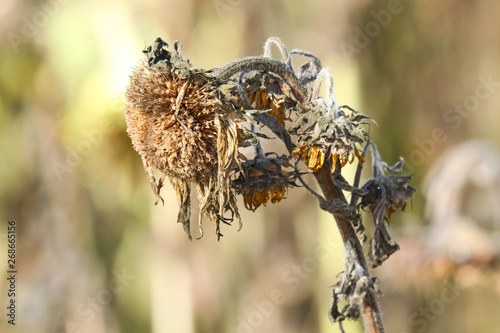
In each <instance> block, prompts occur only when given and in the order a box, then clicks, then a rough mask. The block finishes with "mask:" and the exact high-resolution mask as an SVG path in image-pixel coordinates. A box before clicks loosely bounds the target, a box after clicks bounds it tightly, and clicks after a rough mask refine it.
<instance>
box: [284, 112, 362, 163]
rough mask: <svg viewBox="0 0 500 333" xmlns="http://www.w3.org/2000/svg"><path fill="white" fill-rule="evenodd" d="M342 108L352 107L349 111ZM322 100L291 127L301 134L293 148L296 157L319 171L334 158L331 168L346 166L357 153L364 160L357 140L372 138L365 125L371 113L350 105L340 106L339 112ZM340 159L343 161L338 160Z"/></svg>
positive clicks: (291, 131)
mask: <svg viewBox="0 0 500 333" xmlns="http://www.w3.org/2000/svg"><path fill="white" fill-rule="evenodd" d="M342 109H349V110H350V113H348V114H346V113H345V112H344V111H343V110H342ZM327 110H328V109H327V108H326V107H325V106H324V105H323V104H321V103H318V104H317V105H316V106H315V107H314V108H313V109H312V110H310V111H309V112H306V113H303V114H302V115H301V116H300V117H299V119H298V120H297V122H296V123H295V124H293V125H292V126H291V127H290V133H291V134H294V135H297V136H298V137H299V145H298V146H297V148H295V150H294V151H293V152H292V156H293V157H294V158H301V159H302V160H303V161H304V163H305V164H306V165H307V167H308V168H309V170H311V171H313V172H316V171H318V170H319V169H320V168H321V167H323V164H324V163H325V160H327V159H331V160H332V163H331V165H332V169H331V172H332V173H333V172H334V171H335V167H336V165H338V164H340V167H343V166H345V165H346V164H347V162H350V163H352V162H353V161H354V159H355V158H356V157H357V158H358V160H359V162H360V163H363V162H364V158H363V157H362V156H361V154H360V151H359V148H358V147H357V144H359V145H362V144H364V143H365V142H366V141H367V140H368V134H367V132H366V130H365V128H364V127H362V125H365V124H368V122H367V121H368V120H370V117H368V116H366V115H365V114H363V113H361V112H359V111H355V110H352V109H350V108H349V107H346V106H344V107H340V108H339V109H338V110H336V111H335V112H333V111H327ZM337 161H338V162H339V163H337Z"/></svg>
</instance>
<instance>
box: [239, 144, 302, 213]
mask: <svg viewBox="0 0 500 333" xmlns="http://www.w3.org/2000/svg"><path fill="white" fill-rule="evenodd" d="M290 167H291V165H290V163H289V161H288V157H286V156H281V157H269V154H268V156H260V155H257V156H256V157H255V158H254V159H252V160H248V161H246V162H244V163H242V168H241V171H240V173H239V175H238V178H236V179H235V180H234V181H233V186H234V187H235V188H236V192H237V193H238V194H241V195H242V196H243V200H244V202H245V208H246V209H248V210H251V211H255V210H256V209H257V208H259V206H261V205H264V206H265V205H266V204H267V203H268V202H271V203H277V202H279V201H281V200H282V199H284V198H285V195H286V193H287V191H288V188H289V187H291V186H297V185H296V184H295V179H296V178H297V176H298V174H297V172H295V170H292V171H286V170H284V168H290Z"/></svg>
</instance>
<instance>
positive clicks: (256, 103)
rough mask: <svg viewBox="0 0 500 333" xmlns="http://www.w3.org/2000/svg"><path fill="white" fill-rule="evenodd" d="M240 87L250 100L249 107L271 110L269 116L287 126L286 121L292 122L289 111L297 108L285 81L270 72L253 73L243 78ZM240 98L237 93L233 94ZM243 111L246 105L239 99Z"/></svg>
mask: <svg viewBox="0 0 500 333" xmlns="http://www.w3.org/2000/svg"><path fill="white" fill-rule="evenodd" d="M240 86H241V87H242V89H243V92H244V93H245V95H246V97H247V98H248V102H249V104H250V105H249V106H250V107H252V108H254V109H256V110H270V111H269V112H268V114H269V115H270V116H273V117H275V118H276V120H278V122H279V123H280V124H281V125H282V126H285V120H290V118H289V116H287V114H286V113H287V111H288V110H290V109H291V108H293V107H295V106H296V104H297V103H296V102H295V101H294V100H293V99H292V98H291V97H290V96H291V95H290V93H289V92H288V89H289V88H287V86H286V84H285V83H284V82H283V80H282V79H281V78H280V77H279V76H277V75H275V74H273V73H270V72H265V71H252V72H250V73H247V74H246V75H244V77H243V78H241V83H240ZM232 94H233V95H234V96H238V94H237V93H236V92H234V91H233V92H232ZM238 100H239V103H238V104H240V105H241V106H242V109H245V108H246V107H247V106H246V103H245V102H244V101H242V100H241V98H238Z"/></svg>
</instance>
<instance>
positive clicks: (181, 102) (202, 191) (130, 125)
mask: <svg viewBox="0 0 500 333" xmlns="http://www.w3.org/2000/svg"><path fill="white" fill-rule="evenodd" d="M165 47H168V45H167V44H166V43H165V42H164V41H163V40H161V39H160V38H158V39H156V41H155V43H154V45H153V46H149V47H148V48H147V49H146V50H145V51H144V53H145V55H146V61H143V62H141V63H140V65H139V66H138V67H137V68H135V70H134V72H133V73H132V75H131V77H130V83H129V85H128V88H127V93H126V105H125V119H126V122H127V132H128V134H129V136H130V138H131V140H132V143H133V146H134V148H135V149H136V150H137V152H138V153H139V154H140V156H141V158H142V161H143V165H144V169H145V171H146V175H147V177H148V180H149V182H150V183H151V187H152V189H153V192H154V193H155V195H156V203H158V201H159V200H162V201H163V199H162V198H161V197H160V189H161V187H162V185H163V180H164V178H165V176H167V177H169V179H170V182H171V183H172V185H173V186H174V188H175V190H176V194H177V198H178V201H179V204H180V212H179V215H178V222H180V223H182V224H183V225H184V229H185V231H186V233H187V234H188V236H189V237H190V238H191V233H190V192H191V187H190V185H191V183H194V184H195V185H196V187H197V194H198V199H199V201H200V222H199V223H200V232H201V234H202V235H203V231H202V227H201V223H202V217H203V216H205V217H207V218H208V219H210V220H211V221H212V222H213V223H215V225H216V232H217V236H218V237H220V236H221V234H220V229H219V222H220V221H222V222H230V221H232V219H233V217H234V216H236V217H237V218H238V220H239V222H240V226H241V219H240V217H239V214H238V210H237V207H236V202H235V198H234V193H233V192H232V190H231V188H230V174H231V170H232V169H233V168H234V167H235V165H238V160H237V156H238V151H237V150H238V138H237V131H238V128H237V127H238V126H237V124H236V123H235V122H234V121H233V119H232V118H231V114H232V112H233V109H232V106H231V105H230V104H229V103H227V102H225V100H224V98H223V95H222V93H221V91H220V90H219V89H218V82H216V80H215V79H214V78H213V77H211V76H210V75H209V74H207V73H206V72H204V71H202V70H195V69H192V67H191V64H190V63H189V61H188V60H185V59H183V58H182V57H181V46H180V43H178V42H175V43H174V51H173V52H169V51H168V50H167V49H166V48H165ZM153 169H157V170H159V171H160V172H161V173H162V177H161V179H160V180H159V181H158V183H157V182H156V179H155V177H154V174H153ZM227 211H229V212H230V213H231V218H230V219H226V218H224V214H225V213H226V212H227Z"/></svg>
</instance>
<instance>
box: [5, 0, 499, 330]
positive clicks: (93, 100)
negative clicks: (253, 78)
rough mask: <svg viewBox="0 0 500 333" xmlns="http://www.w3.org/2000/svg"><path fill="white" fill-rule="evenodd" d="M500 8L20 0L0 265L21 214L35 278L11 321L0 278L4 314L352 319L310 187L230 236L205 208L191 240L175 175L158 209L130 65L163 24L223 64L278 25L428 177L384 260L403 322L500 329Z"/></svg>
mask: <svg viewBox="0 0 500 333" xmlns="http://www.w3.org/2000/svg"><path fill="white" fill-rule="evenodd" d="M499 12H500V3H496V2H492V1H486V0H479V1H451V0H445V1H439V2H436V1H430V0H424V1H419V2H416V1H409V0H393V1H388V2H385V1H384V2H378V1H377V2H375V1H358V2H349V3H348V2H345V1H339V0H335V1H263V0H256V1H242V0H213V1H201V0H184V1H171V0H170V1H168V0H167V1H161V2H160V1H149V0H141V1H138V0H136V1H127V2H123V1H117V0H110V1H106V2H103V1H95V0H89V1H68V0H45V1H27V0H24V1H14V0H3V1H2V6H1V7H0V22H1V23H0V27H1V28H0V184H1V186H0V220H1V224H0V225H1V229H0V248H1V252H0V253H1V255H0V257H1V258H2V259H1V260H0V267H1V270H2V272H6V271H7V270H8V268H7V221H9V220H15V221H16V223H17V267H16V268H17V270H18V274H17V291H18V293H17V295H16V296H17V297H16V299H17V303H16V304H17V320H16V326H15V327H13V326H12V325H9V324H7V319H6V315H5V314H4V312H5V313H6V306H7V304H8V300H9V299H8V297H7V290H8V288H9V286H8V284H7V280H6V279H5V278H2V279H0V281H1V282H0V292H1V296H0V299H1V300H2V305H1V308H2V309H4V310H2V316H1V318H2V320H1V321H0V331H2V332H23V333H24V332H30V333H31V332H41V333H44V332H47V333H49V332H50V333H53V332H55V333H63V332H67V333H76V332H80V333H85V332H94V333H101V332H102V333H104V332H124V333H125V332H126V333H136V332H141V333H142V332H154V333H163V332H197V333H198V332H199V333H205V332H207V333H208V332H235V333H251V332H289V333H290V332H291V333H293V332H297V333H298V332H338V327H337V325H332V324H330V322H329V320H328V317H327V309H328V303H329V296H330V288H329V286H331V285H333V284H334V283H336V282H337V277H336V276H337V274H338V273H340V272H341V271H342V269H343V257H344V251H343V245H342V243H341V241H340V238H339V234H338V231H337V230H336V227H335V223H334V221H333V219H332V218H331V216H329V215H328V214H327V213H324V212H322V211H320V210H319V208H318V206H317V204H316V201H315V199H314V198H313V197H312V196H310V195H308V194H307V193H306V191H305V190H304V189H300V188H299V189H294V190H292V191H290V192H289V194H288V198H287V199H286V200H285V201H282V202H281V203H279V204H278V205H270V206H268V207H263V208H259V209H258V210H257V211H256V212H255V213H252V212H243V220H244V226H243V229H242V230H241V231H240V232H237V231H236V230H237V227H236V226H232V227H230V226H225V225H224V226H223V227H222V233H223V234H224V236H225V237H224V238H222V239H221V241H220V242H217V241H216V237H215V235H214V234H213V232H214V230H213V227H212V226H210V225H209V223H205V237H204V238H202V239H201V240H193V241H192V242H189V241H188V239H187V238H186V236H185V234H184V231H183V230H182V227H181V226H180V225H177V224H176V223H175V221H176V216H177V209H178V207H177V202H176V199H175V194H174V192H173V190H172V188H171V187H170V186H166V187H165V188H164V189H163V197H164V199H165V206H164V207H162V206H161V205H159V206H155V205H154V201H155V198H154V195H153V193H152V192H151V189H150V186H149V184H148V181H147V180H146V176H145V174H144V171H143V168H142V163H141V160H140V157H139V155H138V154H137V153H136V152H135V151H134V150H133V149H132V146H131V143H130V139H129V138H128V136H127V134H126V132H125V130H126V127H125V121H124V118H123V105H124V92H125V89H126V86H127V81H128V75H129V74H130V73H131V70H132V68H133V66H135V65H136V64H137V63H138V60H139V59H142V56H143V54H142V52H141V51H142V49H143V48H144V47H145V46H146V45H150V44H151V43H152V42H153V41H154V39H155V38H156V37H162V38H163V39H164V40H165V41H167V42H168V43H172V42H173V41H174V40H180V41H181V42H182V43H183V44H184V49H183V56H184V57H185V58H187V59H190V60H191V62H192V64H193V65H194V67H195V68H204V69H209V68H213V67H218V66H221V65H223V64H224V63H226V62H228V61H230V60H232V59H235V58H237V57H243V56H248V55H260V54H262V45H263V43H264V41H265V40H266V39H267V38H268V37H270V36H277V37H280V38H281V39H282V40H283V41H284V42H285V44H286V46H287V47H288V49H293V48H300V49H303V50H306V51H310V52H313V53H314V54H315V55H316V56H318V57H319V58H320V59H321V60H322V63H323V66H325V67H330V68H331V70H332V72H333V75H334V79H335V83H336V92H337V98H338V102H339V103H340V104H348V105H350V106H351V107H353V108H355V109H358V110H362V111H364V112H365V113H367V114H368V115H370V116H372V117H373V118H374V119H375V120H376V121H377V123H378V126H372V127H371V129H370V131H371V136H372V138H373V139H374V140H375V141H376V142H377V143H378V146H379V150H380V152H381V154H382V156H383V158H384V159H385V160H386V161H387V162H388V163H390V164H392V163H395V162H397V161H398V159H399V156H402V157H404V158H405V159H406V161H407V164H406V166H405V173H406V174H411V175H413V181H412V183H413V186H415V187H416V188H417V191H418V192H417V193H416V194H415V197H414V200H413V202H412V203H411V204H409V205H408V207H407V209H406V212H405V213H400V212H398V213H397V214H394V215H393V218H392V222H391V230H392V235H393V238H394V239H395V240H396V241H397V242H398V243H399V244H400V246H401V250H400V251H399V252H398V253H396V254H394V255H393V256H392V257H391V258H390V259H389V260H388V261H387V262H386V263H385V264H384V265H382V267H379V268H377V269H376V270H374V271H373V275H374V276H377V277H378V278H379V280H380V289H381V290H382V291H383V293H384V296H382V297H381V298H380V302H381V306H382V309H383V312H384V320H385V324H386V329H387V331H388V332H407V333H409V332H500V328H499V327H498V325H496V323H497V322H498V319H497V318H496V316H495V315H494V314H495V313H496V314H498V313H499V311H500V274H499V266H498V263H499V261H498V258H499V254H500V153H499V143H500V131H498V126H499V124H500V112H499V107H500V89H499V88H500V43H499V41H500V22H499V20H498V13H499ZM275 53H276V55H277V54H278V53H277V51H275ZM345 170H346V173H345V176H346V178H347V179H352V170H350V169H345ZM366 176H369V172H368V174H367V175H366ZM240 201H241V200H240ZM242 209H243V207H242ZM196 215H197V211H196V209H194V212H193V216H196ZM365 223H367V224H368V223H370V219H369V218H368V217H367V218H365ZM3 274H4V273H2V276H3ZM5 275H7V273H5ZM345 327H346V331H347V332H362V331H363V327H362V325H361V324H360V323H347V324H345Z"/></svg>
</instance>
